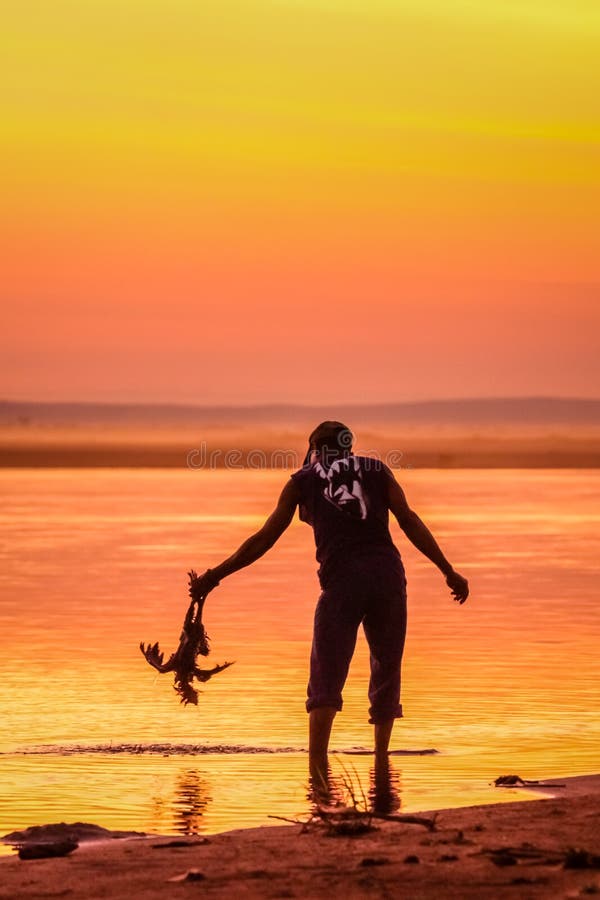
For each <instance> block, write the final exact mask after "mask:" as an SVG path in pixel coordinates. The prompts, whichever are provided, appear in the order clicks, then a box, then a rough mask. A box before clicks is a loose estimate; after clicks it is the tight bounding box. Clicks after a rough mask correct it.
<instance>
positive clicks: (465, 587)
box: [446, 571, 469, 603]
mask: <svg viewBox="0 0 600 900" xmlns="http://www.w3.org/2000/svg"><path fill="white" fill-rule="evenodd" d="M446 584H447V585H448V587H449V588H450V590H451V591H452V596H453V597H454V599H455V600H456V601H457V602H458V603H464V602H465V600H466V599H467V597H468V596H469V582H468V581H467V579H466V578H463V577H462V575H459V574H458V572H454V571H452V572H450V574H449V575H448V576H447V577H446Z"/></svg>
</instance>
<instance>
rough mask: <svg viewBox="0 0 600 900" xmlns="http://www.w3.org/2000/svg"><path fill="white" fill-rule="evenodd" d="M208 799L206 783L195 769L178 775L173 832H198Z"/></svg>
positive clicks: (200, 828)
mask: <svg viewBox="0 0 600 900" xmlns="http://www.w3.org/2000/svg"><path fill="white" fill-rule="evenodd" d="M210 801H211V798H210V795H209V793H208V783H207V782H206V780H205V779H204V778H202V776H201V775H200V773H199V772H198V770H197V769H188V771H186V772H182V773H181V774H180V775H178V776H177V784H176V787H175V803H174V807H175V809H174V813H173V824H174V825H175V834H199V833H200V831H201V830H202V824H203V817H204V813H205V811H206V807H207V806H208V805H209V803H210Z"/></svg>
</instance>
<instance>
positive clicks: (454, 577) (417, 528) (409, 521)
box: [389, 477, 469, 603]
mask: <svg viewBox="0 0 600 900" xmlns="http://www.w3.org/2000/svg"><path fill="white" fill-rule="evenodd" d="M389 508H390V509H391V511H392V512H393V514H394V515H395V516H396V518H397V520H398V524H399V525H400V528H401V529H402V531H403V532H404V534H405V535H406V537H407V538H408V539H409V541H411V543H413V544H414V545H415V547H416V548H417V550H420V551H421V553H423V554H424V555H425V556H426V557H427V558H428V559H430V560H431V562H432V563H435V565H436V566H437V567H438V569H439V570H440V571H441V572H442V574H443V575H445V576H446V584H447V585H448V587H449V588H450V590H451V591H452V596H453V597H454V599H455V600H458V602H459V603H464V602H465V600H466V599H467V597H468V596H469V584H468V582H467V579H466V578H463V576H462V575H459V574H458V572H455V571H454V569H453V568H452V566H451V565H450V563H449V562H448V560H447V559H446V557H445V556H444V554H443V553H442V551H441V550H440V547H439V545H438V543H437V541H436V539H435V538H434V536H433V535H432V533H431V532H430V530H429V528H428V527H427V525H426V524H425V523H424V522H423V521H422V519H420V518H419V516H418V515H417V514H416V512H415V511H414V510H412V509H411V508H410V506H409V505H408V502H407V500H406V496H405V494H404V491H403V490H402V488H401V487H400V485H399V484H398V482H397V481H396V479H395V478H393V477H392V478H391V479H390V488H389Z"/></svg>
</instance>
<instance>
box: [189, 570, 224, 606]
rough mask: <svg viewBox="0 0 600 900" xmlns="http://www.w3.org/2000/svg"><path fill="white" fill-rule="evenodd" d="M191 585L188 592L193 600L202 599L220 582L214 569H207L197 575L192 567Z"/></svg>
mask: <svg viewBox="0 0 600 900" xmlns="http://www.w3.org/2000/svg"><path fill="white" fill-rule="evenodd" d="M188 574H189V577H190V586H189V589H188V593H189V595H190V597H191V598H192V600H201V599H203V598H204V597H206V595H207V594H208V593H209V592H210V591H212V589H213V588H216V586H217V585H218V584H219V579H218V578H217V577H216V575H215V573H214V572H213V570H212V569H207V570H206V572H204V573H203V574H202V575H197V574H196V573H195V572H194V570H193V569H192V570H191V571H190V572H189V573H188Z"/></svg>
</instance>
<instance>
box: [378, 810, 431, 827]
mask: <svg viewBox="0 0 600 900" xmlns="http://www.w3.org/2000/svg"><path fill="white" fill-rule="evenodd" d="M369 815H371V816H372V817H373V818H374V819H382V820H383V821H384V822H402V823H404V824H405V825H422V826H423V827H424V828H426V829H427V830H428V831H435V822H436V818H437V817H436V816H434V817H433V818H432V819H429V818H427V817H426V816H413V815H410V814H407V815H396V814H395V813H390V814H388V815H383V814H382V813H376V812H373V813H370V814H369Z"/></svg>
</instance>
